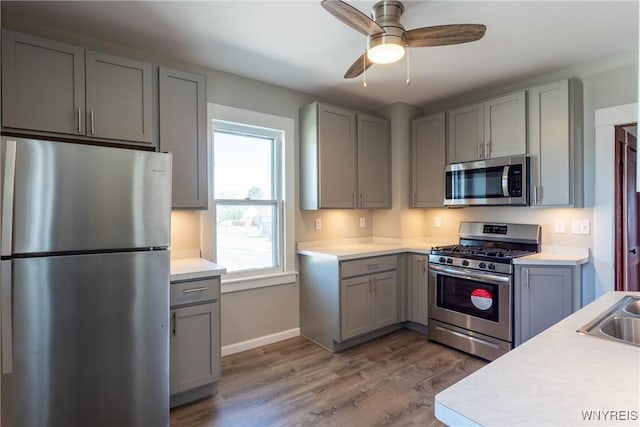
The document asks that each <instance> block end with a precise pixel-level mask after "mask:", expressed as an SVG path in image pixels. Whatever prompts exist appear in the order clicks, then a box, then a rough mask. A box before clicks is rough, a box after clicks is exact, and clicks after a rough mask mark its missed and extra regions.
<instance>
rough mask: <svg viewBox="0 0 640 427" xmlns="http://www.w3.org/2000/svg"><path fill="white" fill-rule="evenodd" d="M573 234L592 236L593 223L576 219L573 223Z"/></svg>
mask: <svg viewBox="0 0 640 427" xmlns="http://www.w3.org/2000/svg"><path fill="white" fill-rule="evenodd" d="M571 233H573V234H591V221H589V220H588V219H574V220H573V221H571Z"/></svg>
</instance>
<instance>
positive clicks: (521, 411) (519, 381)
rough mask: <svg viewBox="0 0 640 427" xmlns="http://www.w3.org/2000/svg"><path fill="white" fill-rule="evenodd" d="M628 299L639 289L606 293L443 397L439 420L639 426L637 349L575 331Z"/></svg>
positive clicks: (639, 349) (639, 359) (439, 402)
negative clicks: (620, 301)
mask: <svg viewBox="0 0 640 427" xmlns="http://www.w3.org/2000/svg"><path fill="white" fill-rule="evenodd" d="M624 295H636V296H640V292H609V293H607V294H605V295H604V296H602V297H601V298H599V299H597V300H596V301H594V302H592V303H591V304H589V305H587V306H586V307H584V308H582V309H581V310H579V311H577V312H575V313H573V314H572V315H570V316H569V317H567V318H565V319H564V320H562V321H560V322H559V323H557V324H556V325H554V326H552V327H551V328H549V329H547V330H546V331H544V332H542V333H541V334H539V335H537V336H535V337H533V338H532V339H530V340H529V341H527V342H525V343H524V344H522V345H520V346H519V347H517V348H515V349H514V350H512V351H510V352H509V353H507V354H505V355H504V356H502V357H500V358H498V359H496V360H495V361H493V362H491V363H490V364H488V365H487V366H485V367H483V368H482V369H480V370H478V371H476V372H474V373H473V374H471V375H469V376H468V377H466V378H465V379H463V380H461V381H459V382H458V383H456V384H454V385H452V386H451V387H449V388H447V389H445V390H444V391H442V392H440V393H438V394H437V395H436V397H435V415H436V417H437V418H438V419H439V420H440V421H442V422H444V423H445V424H447V425H467V426H468V425H474V426H475V425H482V426H507V425H508V426H524V425H529V426H551V425H563V426H565V425H566V426H568V425H571V426H575V425H585V426H586V425H603V424H604V425H616V426H623V425H624V426H626V425H633V426H638V425H640V381H639V380H638V378H640V347H638V346H634V345H630V344H625V343H620V342H614V341H610V340H606V339H601V338H597V337H593V336H587V335H582V334H579V333H577V332H576V330H577V329H578V328H580V327H581V326H583V325H585V324H586V323H588V322H590V321H591V320H593V319H594V318H595V317H597V316H599V315H600V314H601V313H603V312H605V311H607V310H608V309H609V308H610V307H611V306H612V305H614V304H615V303H616V302H617V301H618V300H619V299H620V298H622V297H623V296H624ZM613 412H615V415H611V414H612V413H613ZM605 417H615V419H613V420H612V419H611V418H606V419H605Z"/></svg>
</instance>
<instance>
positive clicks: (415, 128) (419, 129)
mask: <svg viewBox="0 0 640 427" xmlns="http://www.w3.org/2000/svg"><path fill="white" fill-rule="evenodd" d="M411 129H412V132H411V153H412V156H411V207H413V208H433V207H442V206H443V204H444V164H445V150H446V148H445V147H446V139H445V138H446V137H445V133H446V128H445V114H444V113H440V114H435V115H432V116H428V117H422V118H419V119H415V120H413V122H412V124H411Z"/></svg>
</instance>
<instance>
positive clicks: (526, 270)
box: [524, 268, 530, 289]
mask: <svg viewBox="0 0 640 427" xmlns="http://www.w3.org/2000/svg"><path fill="white" fill-rule="evenodd" d="M524 284H525V286H526V287H527V289H530V287H529V269H528V268H525V269H524Z"/></svg>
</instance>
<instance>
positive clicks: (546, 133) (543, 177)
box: [529, 79, 583, 207]
mask: <svg viewBox="0 0 640 427" xmlns="http://www.w3.org/2000/svg"><path fill="white" fill-rule="evenodd" d="M582 110H583V108H582V83H581V82H580V81H579V80H576V79H568V80H562V81H560V82H556V83H552V84H547V85H543V86H537V87H534V88H531V89H529V153H530V155H531V163H530V166H531V172H530V176H531V178H530V179H531V205H532V206H575V207H580V206H582V192H583V188H582V163H583V162H582V115H583V113H582Z"/></svg>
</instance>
